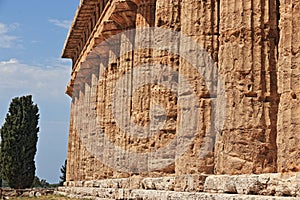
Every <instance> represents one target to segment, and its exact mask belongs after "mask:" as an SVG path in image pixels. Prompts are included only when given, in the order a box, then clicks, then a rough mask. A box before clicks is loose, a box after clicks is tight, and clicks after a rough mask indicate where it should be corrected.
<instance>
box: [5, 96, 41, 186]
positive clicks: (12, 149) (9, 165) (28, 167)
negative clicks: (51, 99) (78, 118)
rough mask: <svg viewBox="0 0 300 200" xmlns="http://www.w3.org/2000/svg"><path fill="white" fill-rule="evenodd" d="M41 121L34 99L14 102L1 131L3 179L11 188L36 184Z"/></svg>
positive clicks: (29, 98)
mask: <svg viewBox="0 0 300 200" xmlns="http://www.w3.org/2000/svg"><path fill="white" fill-rule="evenodd" d="M38 120H39V114H38V107H37V105H36V104H33V102H32V96H31V95H28V96H23V97H16V98H14V99H13V100H12V102H11V103H10V106H9V111H8V113H7V115H6V118H5V123H4V125H3V126H2V128H1V139H2V141H1V168H2V177H3V179H4V180H6V181H7V182H8V184H9V186H10V187H12V188H17V189H23V188H29V187H30V186H31V185H32V183H33V179H34V175H35V161H34V157H35V154H36V150H37V148H36V145H37V140H38V136H37V134H38V132H39V128H38Z"/></svg>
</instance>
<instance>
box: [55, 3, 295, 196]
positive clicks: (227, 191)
mask: <svg viewBox="0 0 300 200" xmlns="http://www.w3.org/2000/svg"><path fill="white" fill-rule="evenodd" d="M62 57H63V58H68V59H72V74H71V80H70V82H69V85H68V87H67V90H66V93H67V94H68V95H69V96H70V97H71V98H72V105H71V117H70V132H69V143H68V159H67V160H68V164H67V180H66V182H65V187H61V188H60V189H59V191H60V193H62V194H69V195H75V196H76V195H77V196H90V197H97V198H107V199H236V198H240V199H271V198H274V199H297V198H300V144H299V141H300V1H299V0H271V1H270V0H81V1H80V5H79V7H78V10H77V12H76V15H75V18H74V21H73V23H72V26H71V29H70V31H69V35H68V38H67V40H66V43H65V47H64V49H63V54H62ZM273 196H275V197H273ZM278 196H279V197H278ZM283 196H286V197H283Z"/></svg>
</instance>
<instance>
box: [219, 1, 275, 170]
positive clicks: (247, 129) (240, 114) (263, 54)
mask: <svg viewBox="0 0 300 200" xmlns="http://www.w3.org/2000/svg"><path fill="white" fill-rule="evenodd" d="M277 7H278V5H276V1H268V0H263V1H261V0H253V1H248V0H223V1H220V28H219V29H220V39H219V41H220V50H219V75H221V76H222V78H223V80H224V81H225V96H226V99H227V101H226V119H225V125H224V127H223V128H222V129H221V130H220V134H218V137H217V144H216V148H215V173H217V174H250V173H268V172H275V171H276V157H277V155H276V152H277V149H276V132H277V130H276V129H277V128H276V123H277V119H276V114H277V110H278V105H277V104H278V103H277V99H278V94H277V85H276V82H277V75H276V60H277V58H276V52H277V41H278V32H277V31H278V30H277V20H278V19H277Z"/></svg>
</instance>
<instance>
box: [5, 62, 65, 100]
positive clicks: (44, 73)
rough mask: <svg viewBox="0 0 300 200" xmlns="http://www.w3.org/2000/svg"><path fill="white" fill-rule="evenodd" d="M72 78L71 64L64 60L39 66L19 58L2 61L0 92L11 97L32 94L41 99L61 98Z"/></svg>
mask: <svg viewBox="0 0 300 200" xmlns="http://www.w3.org/2000/svg"><path fill="white" fill-rule="evenodd" d="M69 78H70V65H69V64H66V63H64V62H63V61H58V62H56V63H53V65H52V66H46V67H37V66H30V65H27V64H23V63H20V62H19V61H18V60H17V59H14V58H12V59H10V60H8V61H0V94H1V96H2V98H5V97H6V98H11V97H14V96H21V95H25V94H32V95H33V96H35V97H36V98H37V99H40V100H42V99H43V100H59V99H61V98H64V97H65V94H64V90H65V87H66V85H67V82H68V80H69Z"/></svg>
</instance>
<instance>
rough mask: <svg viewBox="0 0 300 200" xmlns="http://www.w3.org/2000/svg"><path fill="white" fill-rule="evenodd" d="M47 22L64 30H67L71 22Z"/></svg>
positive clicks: (50, 20)
mask: <svg viewBox="0 0 300 200" xmlns="http://www.w3.org/2000/svg"><path fill="white" fill-rule="evenodd" d="M49 22H50V23H52V24H54V25H55V26H59V27H61V28H65V29H69V28H70V26H71V24H72V21H70V20H58V19H49Z"/></svg>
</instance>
